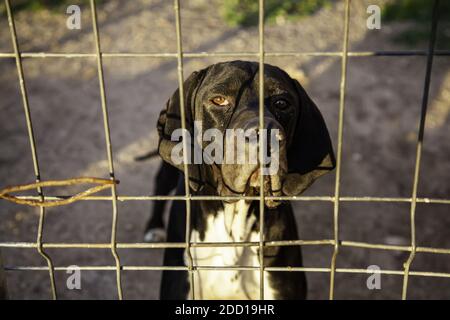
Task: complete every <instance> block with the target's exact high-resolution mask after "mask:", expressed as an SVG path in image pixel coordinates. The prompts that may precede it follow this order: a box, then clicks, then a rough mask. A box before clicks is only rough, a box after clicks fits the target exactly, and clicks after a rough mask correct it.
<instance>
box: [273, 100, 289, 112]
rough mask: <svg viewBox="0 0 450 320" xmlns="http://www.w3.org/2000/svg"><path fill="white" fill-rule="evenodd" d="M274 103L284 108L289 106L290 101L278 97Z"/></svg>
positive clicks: (278, 107)
mask: <svg viewBox="0 0 450 320" xmlns="http://www.w3.org/2000/svg"><path fill="white" fill-rule="evenodd" d="M273 105H274V106H275V107H276V108H277V109H281V110H284V109H286V108H287V107H289V103H288V102H287V101H286V100H284V99H278V100H276V101H274V103H273Z"/></svg>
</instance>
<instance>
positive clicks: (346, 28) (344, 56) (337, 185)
mask: <svg viewBox="0 0 450 320" xmlns="http://www.w3.org/2000/svg"><path fill="white" fill-rule="evenodd" d="M349 24H350V0H345V18H344V37H343V44H342V60H341V83H340V97H339V120H338V121H339V123H338V145H337V155H336V181H335V189H334V206H333V229H334V230H333V231H334V250H333V256H332V257H331V266H330V294H329V298H330V300H333V299H334V283H335V275H336V260H337V256H338V254H339V195H340V186H341V164H342V140H343V132H344V109H345V93H346V84H347V57H348V36H349Z"/></svg>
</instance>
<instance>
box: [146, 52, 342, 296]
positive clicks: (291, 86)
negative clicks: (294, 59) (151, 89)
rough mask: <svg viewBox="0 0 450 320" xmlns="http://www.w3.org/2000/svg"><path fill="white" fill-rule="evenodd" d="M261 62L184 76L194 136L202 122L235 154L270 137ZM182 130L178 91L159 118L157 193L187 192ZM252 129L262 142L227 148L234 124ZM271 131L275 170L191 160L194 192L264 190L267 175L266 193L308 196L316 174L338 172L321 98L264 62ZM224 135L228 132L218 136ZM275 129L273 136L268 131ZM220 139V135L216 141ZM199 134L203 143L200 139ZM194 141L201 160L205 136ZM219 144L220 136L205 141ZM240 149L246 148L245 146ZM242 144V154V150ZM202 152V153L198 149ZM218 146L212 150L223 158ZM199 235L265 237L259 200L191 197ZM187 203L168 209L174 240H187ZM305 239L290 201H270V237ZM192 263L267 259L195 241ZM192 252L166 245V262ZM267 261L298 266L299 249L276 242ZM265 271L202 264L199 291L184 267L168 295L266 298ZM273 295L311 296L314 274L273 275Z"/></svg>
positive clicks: (268, 281) (156, 216)
mask: <svg viewBox="0 0 450 320" xmlns="http://www.w3.org/2000/svg"><path fill="white" fill-rule="evenodd" d="M258 88H259V67H258V63H256V62H247V61H232V62H225V63H219V64H215V65H212V66H209V67H208V68H206V69H203V70H201V71H198V72H194V73H193V74H192V75H191V76H190V77H189V78H188V79H187V80H186V81H185V83H184V95H183V98H184V104H185V112H186V127H187V129H188V131H187V132H186V134H194V136H195V132H194V131H195V129H196V128H195V126H196V123H201V125H202V130H207V129H211V128H214V129H217V130H216V131H215V133H218V134H219V135H218V136H215V139H223V140H222V142H223V150H222V153H223V154H221V155H220V156H226V155H227V153H228V154H229V153H240V152H242V150H244V153H246V154H247V153H249V152H250V150H258V145H259V144H260V141H259V139H262V136H263V135H265V133H264V134H262V133H261V132H260V130H259V113H258V110H259V108H258V107H259V89H258ZM180 128H181V117H180V96H179V91H178V90H177V91H176V92H175V93H174V94H173V96H172V97H171V98H170V99H169V101H168V102H167V105H166V108H165V109H164V110H163V111H162V112H161V114H160V117H159V120H158V132H159V135H160V142H159V147H158V151H159V154H160V156H161V157H162V158H163V160H164V161H165V164H163V165H162V167H161V169H160V172H159V174H158V177H157V181H156V184H157V187H156V194H160V195H161V194H168V193H169V192H170V191H171V190H172V189H174V188H175V187H176V188H177V189H176V194H177V195H184V183H183V176H182V174H181V171H182V170H183V163H182V161H181V162H180V161H178V160H177V161H175V160H174V154H176V152H174V148H177V146H178V145H179V143H180V141H179V139H178V140H176V141H174V139H173V137H174V133H175V132H176V131H177V130H179V129H180ZM230 129H231V130H254V131H255V132H257V134H256V137H257V138H256V139H248V137H247V138H246V139H245V140H244V141H243V142H241V143H240V144H239V143H238V144H235V145H233V146H232V147H231V149H230V148H229V145H231V142H232V141H236V140H235V139H234V138H233V139H229V138H228V136H227V134H226V132H227V131H228V130H230ZM264 129H267V131H269V132H270V131H273V130H275V131H276V135H275V138H276V139H275V142H277V148H272V146H269V145H268V144H269V143H270V142H272V141H273V140H271V139H270V138H267V136H265V140H264V142H263V143H264V145H267V146H266V149H265V150H266V151H267V152H268V154H269V155H270V161H269V162H268V163H264V166H266V167H267V166H270V165H272V163H273V162H276V164H277V170H276V171H275V172H271V173H269V174H264V173H261V170H260V163H259V161H258V160H259V158H258V160H257V161H254V162H252V163H250V162H231V163H230V162H226V163H225V162H224V163H216V162H212V163H211V162H209V163H207V161H203V162H202V161H190V163H189V164H188V169H189V186H190V191H191V194H193V195H206V196H238V195H246V196H255V195H259V192H260V181H261V180H260V175H261V174H263V175H264V178H263V190H264V193H265V196H284V195H286V196H293V195H299V194H301V193H302V192H303V191H304V190H305V189H306V188H308V187H309V186H310V185H311V184H312V183H313V182H314V180H315V179H317V178H318V177H320V176H321V175H323V174H325V173H326V172H328V171H330V170H332V169H333V168H334V166H335V159H334V153H333V148H332V144H331V141H330V137H329V134H328V130H327V128H326V125H325V122H324V120H323V118H322V116H321V114H320V112H319V110H318V109H317V107H316V105H315V104H314V102H313V101H312V100H311V99H310V98H309V97H308V95H307V94H306V92H305V90H304V89H303V88H302V87H301V86H300V84H299V83H298V82H297V81H296V80H294V79H292V78H290V77H289V75H288V74H287V73H286V72H284V71H283V70H281V69H279V68H277V67H274V66H271V65H268V64H266V65H265V67H264ZM220 134H222V136H221V135H220ZM269 135H270V134H269ZM217 137H220V138H217ZM192 140H195V141H192ZM192 140H188V141H187V142H186V144H187V145H188V146H189V147H188V149H190V151H192V152H188V154H189V160H191V158H192V157H193V154H194V153H195V151H194V148H195V146H194V142H198V143H199V146H200V150H201V151H204V150H205V149H206V148H207V142H205V141H200V142H199V141H197V138H194V139H192ZM207 140H209V142H210V141H212V139H207ZM239 148H241V149H239ZM239 150H241V151H239ZM197 151H198V150H197ZM220 152H221V151H220V150H219V151H217V149H216V151H215V154H213V156H217V153H220ZM191 205H192V214H191V221H190V223H191V230H192V231H191V234H190V240H191V241H192V242H197V243H201V242H207V243H210V242H219V243H220V242H249V241H252V242H258V241H259V238H260V228H259V201H247V200H236V201H211V200H209V201H197V200H196V201H191ZM163 208H164V203H163V202H161V203H159V204H156V203H155V207H154V212H153V217H152V219H151V221H150V224H149V228H150V231H151V232H150V234H151V235H152V236H153V239H151V240H157V239H160V238H159V237H158V236H156V233H152V231H155V230H157V229H158V228H162V227H163V223H162V211H163ZM185 224H186V217H185V201H174V202H173V204H172V207H171V210H170V216H169V225H168V229H167V241H169V242H184V241H185ZM295 239H299V237H298V234H297V228H296V222H295V218H294V214H293V211H292V207H291V204H290V203H289V202H288V201H276V200H273V199H266V201H265V209H264V240H265V241H279V240H295ZM190 250H191V251H190V253H191V257H192V259H193V264H194V266H208V267H210V266H219V267H226V266H259V258H258V254H259V248H258V247H257V246H251V247H249V246H234V247H191V249H190ZM185 254H186V253H185V250H184V249H166V250H165V254H164V265H167V266H182V265H185V264H186V257H185ZM263 255H264V266H266V267H286V266H291V267H300V266H302V255H301V249H300V247H299V246H268V247H265V248H264V252H263ZM259 283H260V274H259V270H257V269H255V270H246V271H237V270H211V269H209V270H204V269H200V270H197V271H196V272H195V274H194V292H191V290H192V288H190V284H189V281H188V274H187V272H185V271H164V272H163V277H162V284H161V298H162V299H188V298H190V297H191V294H192V293H194V296H195V298H196V299H258V298H259ZM264 293H265V298H266V299H305V298H306V278H305V275H304V273H303V272H265V274H264Z"/></svg>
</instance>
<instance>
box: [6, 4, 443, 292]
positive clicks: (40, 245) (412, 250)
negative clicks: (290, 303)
mask: <svg viewBox="0 0 450 320" xmlns="http://www.w3.org/2000/svg"><path fill="white" fill-rule="evenodd" d="M350 1H351V0H345V16H344V19H343V21H344V33H343V38H342V50H341V51H337V52H265V50H264V0H259V26H258V30H259V51H258V52H220V53H209V52H199V53H192V52H191V53H188V52H184V51H183V47H182V36H181V32H182V30H181V23H180V20H181V19H180V1H179V0H174V13H175V22H176V36H177V52H176V53H168V52H165V53H112V52H109V53H108V52H103V51H102V49H101V45H100V33H99V28H98V22H97V8H96V4H95V0H90V9H91V14H92V26H93V37H94V40H95V51H94V52H93V53H69V54H66V53H51V52H42V53H41V52H22V51H21V50H20V48H19V44H18V40H17V33H16V28H15V25H14V17H13V12H12V10H11V5H10V1H9V0H5V4H6V12H7V16H8V22H9V28H10V33H11V39H12V43H13V48H14V52H12V53H0V58H14V59H15V61H16V67H17V74H18V77H19V85H20V92H21V96H22V102H23V108H24V112H25V120H26V124H27V129H28V137H29V143H30V147H31V154H32V160H33V166H34V173H35V176H36V183H35V184H34V185H33V186H34V187H35V188H36V190H37V192H38V196H18V197H16V198H17V199H22V200H30V201H31V200H34V201H37V203H38V205H37V206H38V208H39V214H40V215H39V223H38V231H37V238H36V242H1V243H0V248H23V249H26V248H31V249H36V250H37V251H38V252H39V254H40V255H41V256H42V258H43V259H44V260H45V261H46V264H47V266H42V267H36V266H5V267H3V269H4V270H6V271H47V272H48V275H49V280H50V282H49V283H50V287H51V292H52V297H53V299H56V298H57V291H56V286H55V275H54V273H55V271H62V270H69V267H61V266H55V265H54V264H53V262H52V259H51V257H50V256H49V255H48V254H46V253H45V249H49V248H52V249H68V248H82V249H110V250H111V253H112V256H113V257H114V261H115V265H111V266H80V270H104V271H114V272H115V273H116V281H117V294H118V298H119V299H122V298H123V293H122V283H121V271H123V270H135V271H137V270H185V271H188V273H189V280H190V282H191V285H193V283H194V281H193V277H194V275H195V273H196V271H198V270H259V272H260V298H261V299H264V277H263V274H264V272H265V271H271V272H298V271H302V272H321V273H329V274H330V282H329V284H330V285H329V298H330V299H333V298H334V286H335V275H336V273H337V272H338V273H351V274H368V273H374V272H378V273H380V274H386V275H398V276H402V277H403V287H402V299H406V298H407V292H408V280H409V277H410V276H416V277H438V278H439V277H440V278H450V273H440V272H424V271H412V270H410V269H411V264H412V262H413V260H414V258H415V256H416V253H433V254H447V255H450V249H449V248H433V247H421V246H418V245H417V242H416V225H415V213H416V205H417V203H438V204H444V205H450V199H431V198H419V197H417V188H418V182H419V176H420V163H421V155H422V146H423V137H424V130H425V118H426V114H427V106H428V93H429V87H430V79H431V71H432V64H433V57H434V56H435V55H440V56H450V51H449V50H445V51H444V50H440V51H437V50H435V42H436V30H437V24H438V13H439V0H434V1H433V3H432V4H431V2H430V5H432V6H433V13H432V20H431V28H430V29H431V31H430V36H429V46H428V50H426V51H365V52H361V51H359V52H350V51H349V50H348V42H349V16H350ZM237 56H239V57H243V56H245V57H258V59H259V68H260V72H259V77H260V79H259V80H260V81H259V83H260V87H259V112H260V114H259V125H260V128H262V127H263V107H264V105H263V103H264V102H263V101H264V100H263V97H264V87H263V81H264V60H265V57H274V56H286V57H299V56H338V57H340V58H341V78H340V99H339V122H338V144H337V156H336V163H337V165H336V171H335V172H336V179H335V189H334V195H331V196H297V197H282V196H278V197H274V196H271V197H269V196H267V197H266V196H265V195H264V192H263V190H262V188H263V183H262V181H261V183H260V185H261V192H260V195H259V196H238V197H237V198H239V199H248V200H256V201H259V202H260V226H261V227H260V228H261V230H262V229H263V227H264V219H263V212H264V200H265V199H266V198H267V199H273V200H292V201H325V202H332V203H333V205H334V206H333V230H334V238H333V239H322V240H289V241H265V239H264V235H263V233H262V232H260V235H261V236H260V239H259V241H258V242H227V243H195V242H191V241H190V240H189V238H190V237H189V234H190V231H191V230H190V224H189V223H186V241H185V242H182V243H168V242H165V243H118V242H117V241H116V230H117V215H118V210H117V202H118V201H149V200H152V201H158V200H183V201H185V202H186V216H187V219H186V221H190V214H191V201H197V200H224V199H228V198H233V199H236V197H219V196H195V195H191V194H190V192H189V187H188V186H189V185H188V178H187V177H188V176H189V175H188V174H187V171H188V166H187V161H185V165H184V173H185V174H184V177H185V181H184V183H185V190H186V194H185V195H184V196H158V195H156V196H126V195H118V194H117V192H116V183H115V182H116V180H115V174H114V161H113V152H112V148H111V138H110V125H109V120H108V105H107V100H106V92H105V84H104V76H103V59H104V58H115V57H133V58H176V59H177V62H178V82H179V89H180V90H179V93H180V108H181V110H180V113H181V120H182V121H181V124H182V128H183V129H185V128H186V121H185V118H184V111H185V110H184V101H183V79H184V75H183V58H184V57H237ZM367 56H426V59H427V64H426V73H425V79H424V88H423V98H422V105H421V116H420V122H419V129H418V134H417V145H416V158H415V166H414V179H413V185H412V190H411V197H408V198H393V197H343V196H341V195H340V181H341V179H340V178H341V165H342V145H343V128H344V110H345V94H346V78H347V77H346V75H347V64H348V58H349V57H367ZM46 57H65V58H87V57H95V58H96V60H97V72H98V80H99V85H100V98H101V109H102V115H103V126H104V132H105V144H106V152H107V159H108V166H109V173H110V183H109V188H110V189H111V195H108V196H94V195H90V194H84V195H81V196H78V199H77V200H84V201H111V202H112V228H111V241H110V242H109V243H44V242H43V241H42V235H43V234H42V231H43V224H44V220H45V214H46V211H45V207H46V206H45V205H43V204H44V203H45V201H52V200H56V201H58V200H61V199H63V197H60V196H55V195H44V194H43V192H42V186H43V184H44V183H45V182H42V181H41V177H40V171H39V161H38V157H37V151H36V150H37V146H36V142H35V137H34V131H33V124H32V119H31V116H30V107H29V103H28V96H27V87H26V82H25V79H24V71H23V67H22V59H23V58H46ZM183 134H185V132H183ZM183 141H184V142H186V139H183ZM261 141H262V140H261ZM185 147H186V146H185ZM260 150H262V148H260ZM262 155H263V154H262V152H260V155H259V156H260V157H262ZM185 157H187V154H186V153H185ZM185 160H186V159H185ZM262 162H263V161H261V163H262ZM262 178H263V177H262V175H261V179H262ZM341 202H391V203H405V202H406V203H409V204H410V226H411V239H410V241H411V242H410V245H408V246H400V245H386V244H373V243H366V242H355V241H344V240H340V238H339V207H340V203H341ZM39 203H40V205H39ZM292 245H298V246H331V247H332V248H333V255H332V259H331V262H330V266H329V267H328V268H315V267H289V266H286V267H266V266H264V264H263V256H262V253H263V250H262V249H263V247H265V246H266V247H267V246H292ZM218 246H220V247H236V246H242V247H259V249H260V250H259V254H260V256H259V262H260V266H226V267H225V266H224V267H219V266H195V265H194V263H193V261H192V258H191V257H190V255H189V254H188V259H187V266H131V265H122V264H121V262H120V257H119V255H118V253H117V249H137V248H140V249H148V248H184V249H185V250H186V251H187V252H188V253H189V249H190V248H191V247H218ZM341 247H354V248H364V249H376V250H390V251H400V252H409V257H408V259H407V260H406V261H405V263H404V267H403V270H386V269H383V270H377V271H374V270H366V269H354V268H337V267H336V260H337V258H338V256H339V251H340V248H341ZM191 293H192V296H191V298H192V299H195V296H193V293H194V290H191Z"/></svg>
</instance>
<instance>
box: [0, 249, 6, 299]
mask: <svg viewBox="0 0 450 320" xmlns="http://www.w3.org/2000/svg"><path fill="white" fill-rule="evenodd" d="M6 299H7V290H6V277H5V272H4V271H3V259H2V252H1V251H0V300H6Z"/></svg>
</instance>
